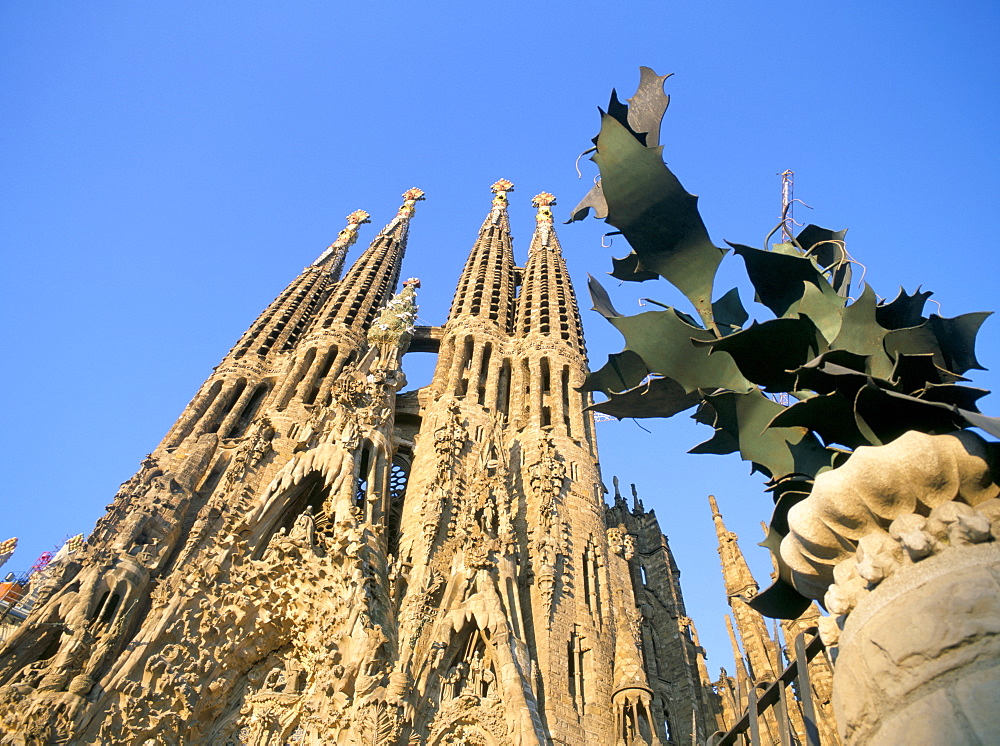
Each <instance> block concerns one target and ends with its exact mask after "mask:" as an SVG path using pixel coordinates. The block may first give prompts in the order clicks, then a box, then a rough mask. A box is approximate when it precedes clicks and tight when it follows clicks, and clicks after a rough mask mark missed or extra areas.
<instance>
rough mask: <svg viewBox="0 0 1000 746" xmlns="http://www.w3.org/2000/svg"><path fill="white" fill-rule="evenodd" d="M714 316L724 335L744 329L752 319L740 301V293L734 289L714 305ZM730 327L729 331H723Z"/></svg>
mask: <svg viewBox="0 0 1000 746" xmlns="http://www.w3.org/2000/svg"><path fill="white" fill-rule="evenodd" d="M712 314H713V315H714V316H715V323H716V325H717V326H719V331H721V332H722V333H724V334H726V333H730V332H732V331H734V330H737V329H740V328H742V326H743V325H744V324H745V323H747V320H748V319H749V318H750V314H748V313H747V310H746V309H745V308H744V307H743V301H741V300H740V291H739V290H737V289H736V288H733V289H732V290H730V291H729V292H728V293H726V294H725V295H723V296H722V297H721V298H719V299H718V300H717V301H715V303H713V304H712ZM723 327H729V329H723Z"/></svg>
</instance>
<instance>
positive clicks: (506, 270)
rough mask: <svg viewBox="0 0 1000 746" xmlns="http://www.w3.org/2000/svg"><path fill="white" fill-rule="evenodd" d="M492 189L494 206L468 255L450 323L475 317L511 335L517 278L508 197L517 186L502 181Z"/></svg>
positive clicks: (504, 180) (456, 293)
mask: <svg viewBox="0 0 1000 746" xmlns="http://www.w3.org/2000/svg"><path fill="white" fill-rule="evenodd" d="M491 189H492V190H493V194H494V195H495V196H494V197H493V205H492V207H491V208H490V214H489V215H487V216H486V220H485V221H483V225H482V227H481V228H480V229H479V236H478V237H477V238H476V242H475V244H473V246H472V251H470V252H469V258H468V260H467V261H466V263H465V269H463V270H462V276H461V278H459V281H458V289H457V290H456V291H455V299H454V301H453V302H452V305H451V312H450V313H449V315H448V320H449V321H453V320H455V319H457V318H458V317H459V316H463V315H465V316H473V317H476V318H478V319H481V320H482V321H484V322H487V323H493V324H496V325H497V327H499V329H500V330H501V331H503V332H505V333H509V332H510V331H512V328H513V325H514V290H515V277H514V251H513V247H512V242H511V236H510V219H509V218H508V216H507V194H508V193H510V192H513V191H514V185H513V184H512V183H511V182H510V181H508V180H507V179H500V180H499V181H497V182H495V183H494V184H493V186H492V187H491Z"/></svg>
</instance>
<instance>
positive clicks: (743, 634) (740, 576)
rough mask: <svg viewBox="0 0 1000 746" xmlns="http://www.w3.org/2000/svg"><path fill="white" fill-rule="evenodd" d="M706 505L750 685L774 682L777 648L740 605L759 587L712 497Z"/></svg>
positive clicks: (760, 619) (758, 619)
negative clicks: (750, 680) (748, 667)
mask: <svg viewBox="0 0 1000 746" xmlns="http://www.w3.org/2000/svg"><path fill="white" fill-rule="evenodd" d="M708 503H709V505H710V506H711V507H712V520H713V521H714V522H715V535H716V537H717V538H718V541H719V547H718V551H719V561H720V562H721V563H722V577H723V580H724V581H725V584H726V596H728V598H729V606H730V608H731V609H732V610H733V620H734V621H735V622H736V629H737V630H738V631H739V635H740V640H741V641H742V643H743V651H744V653H745V654H746V658H747V663H749V665H750V674H751V676H752V677H753V679H754V681H761V680H763V679H768V680H774V679H775V678H777V677H778V676H779V675H780V674H781V669H782V665H781V655H780V652H779V649H778V644H777V643H776V642H775V641H774V640H773V639H771V636H770V635H769V634H768V631H767V625H766V624H765V623H764V618H763V617H762V616H761V615H760V614H758V613H757V612H756V611H754V610H753V609H751V608H750V607H749V606H747V604H746V601H744V599H749V598H753V597H754V596H755V595H757V589H758V588H759V586H758V585H757V581H756V580H754V577H753V574H752V573H751V572H750V566H749V565H747V561H746V558H745V557H744V556H743V551H742V550H741V549H740V545H739V544H738V543H737V538H738V537H737V536H736V534H734V533H733V532H732V531H729V530H727V529H726V524H725V523H724V522H723V521H722V513H720V512H719V505H718V503H717V502H716V501H715V496H714V495H709V496H708Z"/></svg>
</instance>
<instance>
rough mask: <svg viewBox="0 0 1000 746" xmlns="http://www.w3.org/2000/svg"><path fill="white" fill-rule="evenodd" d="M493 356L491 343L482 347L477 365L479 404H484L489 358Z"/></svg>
mask: <svg viewBox="0 0 1000 746" xmlns="http://www.w3.org/2000/svg"><path fill="white" fill-rule="evenodd" d="M492 356H493V343H492V342H487V343H486V344H484V345H483V357H482V360H481V361H480V364H479V381H478V389H479V391H478V394H479V404H480V406H484V405H485V404H486V379H487V377H488V376H489V372H490V358H491V357H492Z"/></svg>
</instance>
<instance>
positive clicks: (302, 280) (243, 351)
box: [223, 210, 370, 364]
mask: <svg viewBox="0 0 1000 746" xmlns="http://www.w3.org/2000/svg"><path fill="white" fill-rule="evenodd" d="M368 222H370V221H369V220H368V213H367V212H365V211H364V210H355V211H354V212H352V213H351V214H350V215H348V216H347V226H346V227H345V228H344V229H343V230H342V231H340V234H339V235H338V236H337V240H336V241H334V242H333V243H332V244H330V246H329V247H327V249H326V251H324V252H323V253H322V254H321V255H320V256H319V258H317V259H316V261H314V262H313V263H312V264H310V265H309V266H308V267H306V268H305V269H304V270H302V273H301V274H300V275H299V276H298V277H296V278H295V279H294V280H292V281H291V282H290V283H289V284H288V287H286V288H285V289H284V290H283V291H282V293H281V294H280V295H279V296H278V297H277V298H275V299H274V301H272V302H271V304H270V305H268V307H267V308H265V309H264V311H263V312H262V313H261V314H260V316H258V317H257V319H256V321H254V323H253V324H251V325H250V328H249V329H247V331H246V333H245V334H244V335H243V336H242V337H241V338H240V341H239V342H237V343H236V345H235V346H234V347H233V349H232V350H231V351H230V353H229V355H227V357H226V360H225V361H223V364H225V363H226V362H230V361H235V360H240V359H242V358H244V357H246V356H251V357H254V358H261V357H264V356H266V355H268V354H269V353H272V352H276V353H281V352H288V351H289V350H291V349H294V347H295V345H296V343H297V342H298V340H299V338H300V337H301V335H302V333H303V331H304V330H305V329H306V328H307V327H308V326H309V324H310V323H311V322H312V320H313V315H314V314H315V312H316V310H317V309H318V308H319V306H320V305H321V304H322V303H323V300H324V299H325V298H326V296H327V295H328V294H329V292H330V289H331V288H332V287H333V286H334V284H335V283H336V282H337V280H338V279H340V271H341V268H342V267H343V264H344V257H345V256H346V254H347V250H348V249H349V248H350V247H351V245H352V244H354V242H355V241H357V240H358V228H359V227H360V226H361V225H363V224H364V223H368Z"/></svg>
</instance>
